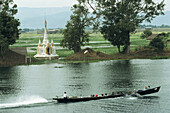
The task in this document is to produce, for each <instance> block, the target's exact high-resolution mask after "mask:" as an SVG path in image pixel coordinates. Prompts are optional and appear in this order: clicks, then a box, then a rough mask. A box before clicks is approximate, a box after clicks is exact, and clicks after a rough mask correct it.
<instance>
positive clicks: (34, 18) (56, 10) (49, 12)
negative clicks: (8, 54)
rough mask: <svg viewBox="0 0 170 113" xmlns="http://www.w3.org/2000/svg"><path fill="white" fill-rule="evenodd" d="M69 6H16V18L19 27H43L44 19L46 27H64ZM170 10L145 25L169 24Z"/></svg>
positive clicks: (68, 17) (69, 13) (68, 14)
mask: <svg viewBox="0 0 170 113" xmlns="http://www.w3.org/2000/svg"><path fill="white" fill-rule="evenodd" d="M70 15H71V10H70V7H52V8H26V7H21V8H18V14H17V15H16V17H17V18H19V19H20V21H21V28H33V29H36V28H43V27H44V20H45V18H46V19H47V22H48V28H64V27H65V25H66V24H67V21H68V20H69V19H70ZM169 19H170V11H166V12H165V15H161V16H158V17H156V18H155V19H153V21H152V23H146V22H144V23H143V24H146V25H150V24H152V25H162V24H164V25H170V21H169Z"/></svg>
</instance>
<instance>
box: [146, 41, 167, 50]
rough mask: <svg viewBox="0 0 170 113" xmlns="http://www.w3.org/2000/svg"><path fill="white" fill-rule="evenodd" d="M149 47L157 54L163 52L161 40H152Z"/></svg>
mask: <svg viewBox="0 0 170 113" xmlns="http://www.w3.org/2000/svg"><path fill="white" fill-rule="evenodd" d="M149 45H150V46H152V47H154V48H155V50H156V51H157V52H161V51H163V50H164V47H165V46H164V42H163V41H162V39H161V38H154V39H152V40H151V42H150V44H149Z"/></svg>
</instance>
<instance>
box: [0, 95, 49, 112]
mask: <svg viewBox="0 0 170 113" xmlns="http://www.w3.org/2000/svg"><path fill="white" fill-rule="evenodd" d="M41 103H48V101H47V100H46V99H45V98H42V97H40V96H22V97H20V98H19V99H18V100H17V101H16V102H14V103H5V104H0V109H1V108H15V107H22V106H29V105H33V104H41Z"/></svg>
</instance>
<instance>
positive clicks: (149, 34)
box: [140, 29, 152, 39]
mask: <svg viewBox="0 0 170 113" xmlns="http://www.w3.org/2000/svg"><path fill="white" fill-rule="evenodd" d="M151 35H152V31H151V30H149V29H145V30H144V31H143V33H142V34H141V36H140V37H141V38H142V39H144V38H147V37H149V36H151Z"/></svg>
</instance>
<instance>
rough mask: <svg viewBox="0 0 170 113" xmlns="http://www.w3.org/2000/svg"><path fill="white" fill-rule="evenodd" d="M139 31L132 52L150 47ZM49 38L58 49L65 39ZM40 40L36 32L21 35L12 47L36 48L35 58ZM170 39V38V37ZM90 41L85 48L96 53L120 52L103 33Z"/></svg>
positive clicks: (61, 53)
mask: <svg viewBox="0 0 170 113" xmlns="http://www.w3.org/2000/svg"><path fill="white" fill-rule="evenodd" d="M137 31H140V32H137V33H135V34H131V38H130V43H131V50H132V51H134V50H135V49H136V48H137V47H139V46H147V45H149V42H150V41H147V40H146V39H141V38H140V35H141V33H142V32H141V31H142V30H141V29H140V30H137ZM153 31H154V33H160V32H169V31H170V28H169V29H168V28H166V29H153ZM48 37H49V40H50V41H51V39H53V40H54V43H57V44H55V46H57V47H59V46H60V44H59V43H60V42H61V40H62V39H63V35H62V34H49V35H48ZM39 39H40V40H41V42H42V40H43V34H36V33H35V32H34V33H25V34H21V35H20V38H19V39H18V40H17V41H16V43H15V44H14V45H12V46H11V47H34V48H31V50H33V51H35V52H31V53H29V55H30V56H34V55H35V54H36V49H35V47H37V45H38V42H39ZM169 39H170V37H169ZM89 40H90V42H89V43H86V44H85V46H90V47H92V48H93V49H94V50H95V51H100V52H103V53H106V54H110V55H112V54H115V53H117V52H118V50H117V48H116V47H114V46H112V45H111V43H110V42H109V41H107V40H105V39H104V38H103V36H102V34H101V33H92V34H90V37H89ZM167 47H168V48H170V43H168V45H167ZM56 53H57V54H58V55H59V56H61V57H66V56H70V55H72V54H73V53H74V52H73V51H72V50H68V49H65V48H63V49H59V50H56Z"/></svg>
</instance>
